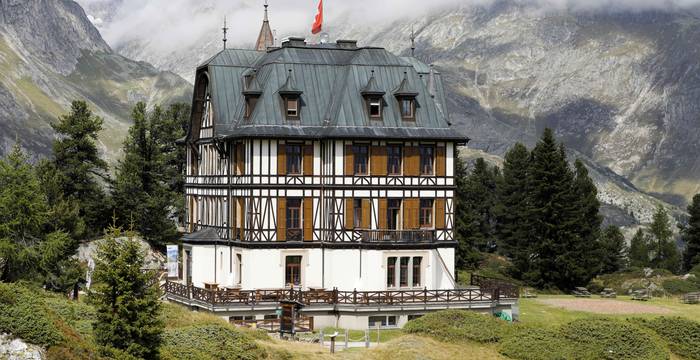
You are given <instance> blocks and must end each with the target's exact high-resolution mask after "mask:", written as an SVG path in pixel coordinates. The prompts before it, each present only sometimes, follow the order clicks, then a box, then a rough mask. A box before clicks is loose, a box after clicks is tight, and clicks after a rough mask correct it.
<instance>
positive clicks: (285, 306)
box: [280, 301, 297, 334]
mask: <svg viewBox="0 0 700 360" xmlns="http://www.w3.org/2000/svg"><path fill="white" fill-rule="evenodd" d="M280 306H281V307H282V316H280V333H287V334H294V318H295V317H296V308H297V304H296V303H295V302H291V301H290V302H286V301H282V302H281V303H280Z"/></svg>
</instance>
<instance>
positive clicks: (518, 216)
mask: <svg viewBox="0 0 700 360" xmlns="http://www.w3.org/2000/svg"><path fill="white" fill-rule="evenodd" d="M529 161H530V152H529V151H528V150H527V148H526V147H525V145H523V144H521V143H516V144H515V145H514V146H513V147H512V148H511V149H510V150H509V151H508V152H507V153H506V155H505V158H504V162H503V176H502V181H501V182H500V183H499V186H498V192H497V194H498V198H497V199H498V201H497V202H496V205H495V207H494V208H495V214H496V219H497V220H496V224H497V226H496V233H497V238H498V243H499V252H500V253H501V254H502V255H504V256H506V257H508V258H510V260H511V263H512V264H513V268H512V271H513V275H514V276H515V277H516V278H521V277H522V275H523V274H524V273H527V272H528V269H529V263H530V226H531V223H530V218H529V215H530V214H529V212H530V209H529V206H530V205H529V193H528V191H529V184H528V167H529Z"/></svg>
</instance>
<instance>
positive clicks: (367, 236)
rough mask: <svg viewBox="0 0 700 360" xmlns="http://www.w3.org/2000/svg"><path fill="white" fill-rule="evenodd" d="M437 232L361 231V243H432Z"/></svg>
mask: <svg viewBox="0 0 700 360" xmlns="http://www.w3.org/2000/svg"><path fill="white" fill-rule="evenodd" d="M436 240H437V236H435V230H361V232H360V241H362V242H369V243H412V244H415V243H432V242H435V241H436Z"/></svg>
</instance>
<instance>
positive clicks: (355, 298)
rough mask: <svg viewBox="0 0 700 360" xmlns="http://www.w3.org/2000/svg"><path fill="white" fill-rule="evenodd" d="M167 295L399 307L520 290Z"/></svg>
mask: <svg viewBox="0 0 700 360" xmlns="http://www.w3.org/2000/svg"><path fill="white" fill-rule="evenodd" d="M165 293H166V294H167V295H173V296H175V297H179V298H183V299H190V300H197V301H200V302H203V303H206V304H210V305H235V304H239V305H255V304H260V303H278V302H280V301H282V300H291V301H297V302H299V303H301V304H304V305H400V304H428V303H430V304H438V303H465V302H475V301H498V300H500V299H512V298H517V297H518V291H517V287H516V290H515V291H512V290H508V289H506V288H491V289H481V288H479V289H475V288H472V289H448V290H428V289H423V290H387V291H357V290H354V291H340V290H338V289H333V290H318V289H316V290H297V289H293V288H290V289H275V290H260V289H259V290H239V289H226V288H224V289H217V290H208V289H203V288H199V287H194V286H192V285H184V284H180V283H176V282H172V281H167V282H166V283H165Z"/></svg>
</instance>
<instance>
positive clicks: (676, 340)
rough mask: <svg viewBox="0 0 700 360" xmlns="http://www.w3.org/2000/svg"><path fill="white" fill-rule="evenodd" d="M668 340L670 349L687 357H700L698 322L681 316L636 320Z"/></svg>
mask: <svg viewBox="0 0 700 360" xmlns="http://www.w3.org/2000/svg"><path fill="white" fill-rule="evenodd" d="M637 321H638V323H639V324H641V325H643V326H645V327H648V328H650V329H652V330H654V331H655V332H656V333H657V334H659V336H661V338H663V339H664V340H665V341H666V342H668V345H669V347H670V348H671V351H673V352H674V353H676V354H678V355H681V356H683V357H685V358H687V359H700V323H699V322H697V321H692V320H688V319H684V318H681V317H663V316H662V317H659V318H656V319H653V320H643V319H638V320H637Z"/></svg>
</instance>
